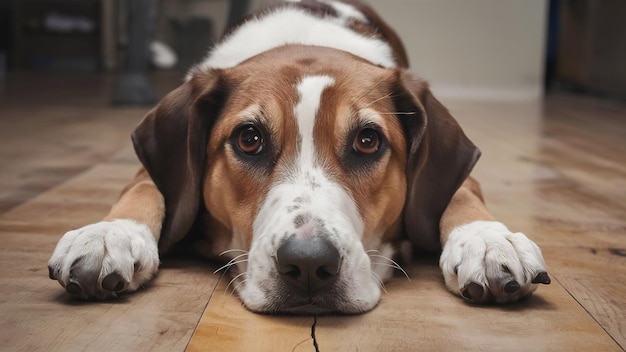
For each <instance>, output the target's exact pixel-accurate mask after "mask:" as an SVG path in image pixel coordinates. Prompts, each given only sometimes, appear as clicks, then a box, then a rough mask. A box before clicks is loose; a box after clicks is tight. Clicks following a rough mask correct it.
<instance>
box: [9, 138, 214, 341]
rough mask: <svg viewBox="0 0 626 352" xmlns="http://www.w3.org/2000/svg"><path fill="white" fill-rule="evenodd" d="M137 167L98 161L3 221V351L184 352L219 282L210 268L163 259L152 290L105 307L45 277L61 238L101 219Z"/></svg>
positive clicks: (177, 260) (179, 260) (192, 262)
mask: <svg viewBox="0 0 626 352" xmlns="http://www.w3.org/2000/svg"><path fill="white" fill-rule="evenodd" d="M127 148H128V149H129V150H130V146H129V145H128V146H127ZM123 155H128V152H127V151H124V152H123V153H122V157H121V158H120V157H119V156H118V158H117V159H118V160H119V159H122V160H123V159H124V157H123ZM114 159H115V158H114ZM137 168H138V163H137V162H136V161H135V162H133V163H128V162H121V163H120V162H111V163H101V164H98V165H96V166H95V167H93V168H91V169H89V170H87V171H86V172H84V173H82V174H80V175H79V176H77V177H75V178H73V179H71V180H69V181H68V182H65V183H63V184H62V185H60V186H58V187H56V188H54V189H53V190H51V191H49V192H45V193H43V194H41V195H39V196H37V197H35V198H34V199H32V200H31V201H29V202H27V203H25V204H23V205H20V206H18V207H15V208H13V209H12V210H10V211H9V212H7V213H5V214H4V215H3V216H1V217H0V243H2V247H1V253H2V255H1V256H0V297H2V298H0V316H1V317H2V318H1V319H0V350H24V351H26V350H27V351H34V350H40V351H44V350H45V351H67V350H101V351H131V350H132V351H182V350H183V349H184V348H185V346H186V345H187V343H188V341H189V338H190V336H191V334H192V332H193V330H194V328H195V326H196V323H197V321H198V319H199V318H200V316H201V313H202V311H203V308H204V307H205V305H206V302H207V301H208V298H209V296H210V293H211V291H212V290H213V288H214V286H215V283H216V281H217V277H216V276H214V275H213V274H212V272H213V270H214V267H213V266H210V265H207V264H206V263H203V262H200V261H197V260H187V259H182V258H174V259H166V260H163V264H162V268H161V271H160V273H159V275H158V276H157V278H156V279H155V280H154V281H152V282H151V283H150V284H149V285H148V286H147V289H145V290H141V291H140V292H137V293H136V294H133V295H127V296H124V297H122V298H120V299H118V300H115V301H105V302H78V301H75V300H73V299H71V298H70V297H69V296H68V295H67V294H66V293H65V291H64V290H63V288H62V287H60V286H59V284H58V283H57V282H56V281H52V280H50V279H48V278H47V276H48V270H47V261H48V259H49V257H50V255H51V253H52V250H53V249H54V246H55V245H56V242H57V241H58V239H59V238H60V237H61V235H62V234H63V233H64V232H65V231H67V230H70V229H72V228H75V227H78V226H82V225H84V224H87V223H89V222H92V221H98V220H99V219H100V218H101V217H102V216H104V215H105V214H106V212H107V211H108V209H109V207H110V206H111V204H112V202H113V201H114V200H115V199H116V198H117V197H118V195H119V192H120V190H121V189H122V188H123V186H124V185H125V184H126V183H127V182H128V181H129V180H130V179H131V178H132V177H133V175H134V173H135V172H136V170H137Z"/></svg>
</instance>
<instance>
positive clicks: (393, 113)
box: [378, 111, 417, 115]
mask: <svg viewBox="0 0 626 352" xmlns="http://www.w3.org/2000/svg"><path fill="white" fill-rule="evenodd" d="M378 114H379V115H415V114H417V112H415V111H396V112H379V113H378Z"/></svg>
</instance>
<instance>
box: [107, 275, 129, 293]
mask: <svg viewBox="0 0 626 352" xmlns="http://www.w3.org/2000/svg"><path fill="white" fill-rule="evenodd" d="M126 285H127V282H126V280H124V278H123V277H122V276H121V275H120V274H118V273H111V274H109V275H107V276H106V277H105V278H104V279H103V280H102V288H103V289H105V290H107V291H114V292H119V291H122V290H123V289H124V288H126Z"/></svg>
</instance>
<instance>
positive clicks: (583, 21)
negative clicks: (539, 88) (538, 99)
mask: <svg viewBox="0 0 626 352" xmlns="http://www.w3.org/2000/svg"><path fill="white" fill-rule="evenodd" d="M559 5H560V6H559V7H560V8H559V11H560V18H559V22H560V26H559V40H558V41H559V44H558V46H559V48H558V59H557V76H558V81H559V84H560V85H561V88H563V89H565V90H574V91H579V92H582V93H589V94H594V95H601V96H606V97H612V98H619V99H626V26H624V19H625V18H626V1H624V0H602V1H596V0H561V1H560V4H559Z"/></svg>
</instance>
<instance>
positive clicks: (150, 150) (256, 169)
mask: <svg viewBox="0 0 626 352" xmlns="http://www.w3.org/2000/svg"><path fill="white" fill-rule="evenodd" d="M133 140H134V143H135V148H136V151H137V154H138V156H139V158H140V160H141V161H142V163H143V164H144V166H145V167H146V169H147V170H148V172H149V173H150V175H151V177H152V178H153V180H154V182H155V183H156V185H157V187H158V188H159V190H160V191H161V192H162V193H163V196H164V198H165V201H166V219H165V222H164V224H163V230H162V234H161V239H160V244H159V245H160V248H161V250H162V251H164V250H167V248H169V247H170V246H171V245H172V244H174V243H176V242H177V241H179V240H180V239H181V238H182V237H183V236H185V235H186V234H187V233H188V232H189V230H190V228H191V226H192V225H193V224H194V222H195V221H197V219H198V214H199V213H207V214H208V220H207V223H208V224H209V231H210V233H209V234H208V236H209V237H210V239H211V242H212V245H211V251H212V252H213V254H219V253H220V252H223V251H226V250H231V249H232V250H242V251H245V252H242V253H244V254H245V255H243V256H240V257H237V255H238V254H239V253H237V252H231V253H232V254H233V255H232V256H231V258H235V259H236V260H235V261H234V262H233V263H235V262H236V263H237V264H236V267H237V268H238V270H239V272H240V273H241V275H240V276H238V277H237V280H236V282H235V284H234V285H235V287H236V290H237V292H238V293H239V296H240V297H241V299H242V301H243V302H244V304H245V305H246V307H248V308H249V309H251V310H253V311H257V312H287V313H320V312H343V313H358V312H363V311H367V310H369V309H372V308H373V307H374V306H375V305H376V304H377V302H378V300H379V298H380V292H381V288H380V285H381V281H383V280H385V279H387V278H389V277H390V276H391V273H392V270H393V264H392V262H390V261H388V260H387V259H386V258H390V257H392V256H393V255H394V252H395V250H396V245H397V243H398V241H399V240H401V239H403V238H408V239H411V240H412V242H413V243H414V244H415V245H420V246H422V247H424V248H427V249H435V248H437V247H438V246H439V238H438V233H439V219H440V217H441V214H442V213H443V211H444V209H445V207H446V205H447V204H448V202H449V200H450V198H451V197H452V195H453V193H454V192H455V191H456V189H457V188H458V187H459V185H460V184H461V182H462V181H463V180H464V179H465V178H466V177H467V175H468V173H469V171H470V169H471V168H472V166H473V164H474V163H475V161H476V159H477V158H478V150H477V149H476V148H475V147H474V145H473V144H472V143H471V142H470V141H469V140H468V139H467V138H466V137H465V135H464V134H463V132H462V131H461V129H460V128H459V126H458V124H457V123H456V122H455V120H454V119H453V118H452V117H451V116H450V114H449V113H448V112H447V110H446V109H445V108H444V107H443V106H442V105H441V104H440V103H439V102H438V101H437V100H436V99H435V98H434V97H433V96H432V94H431V93H430V91H429V90H428V88H427V86H426V84H425V83H424V82H423V81H421V80H419V79H416V78H414V77H413V76H411V75H410V74H408V73H407V72H405V71H404V70H401V69H398V70H390V69H383V68H380V67H377V66H374V65H372V64H370V63H368V62H366V61H364V60H362V59H360V58H357V57H355V56H352V55H350V54H348V53H345V52H342V51H338V50H334V49H326V48H319V47H307V46H296V45H290V46H283V47H280V48H277V49H273V50H271V51H268V52H265V53H263V54H261V55H258V56H256V57H254V58H252V59H250V60H248V61H246V62H244V63H242V64H240V65H238V66H236V67H234V68H230V69H223V70H209V71H196V72H194V73H193V74H192V75H191V78H190V80H189V81H187V82H186V83H184V84H183V85H182V86H181V87H179V88H178V89H176V90H175V91H173V92H172V93H170V94H169V95H168V96H167V97H166V98H165V99H164V100H163V101H162V102H161V103H160V104H159V105H158V106H157V107H156V108H155V109H153V110H152V111H151V112H150V113H149V114H148V116H147V117H146V118H145V119H144V121H143V122H142V123H141V124H140V126H139V127H138V128H137V130H136V131H135V133H134V134H133ZM239 259H241V260H239Z"/></svg>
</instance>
